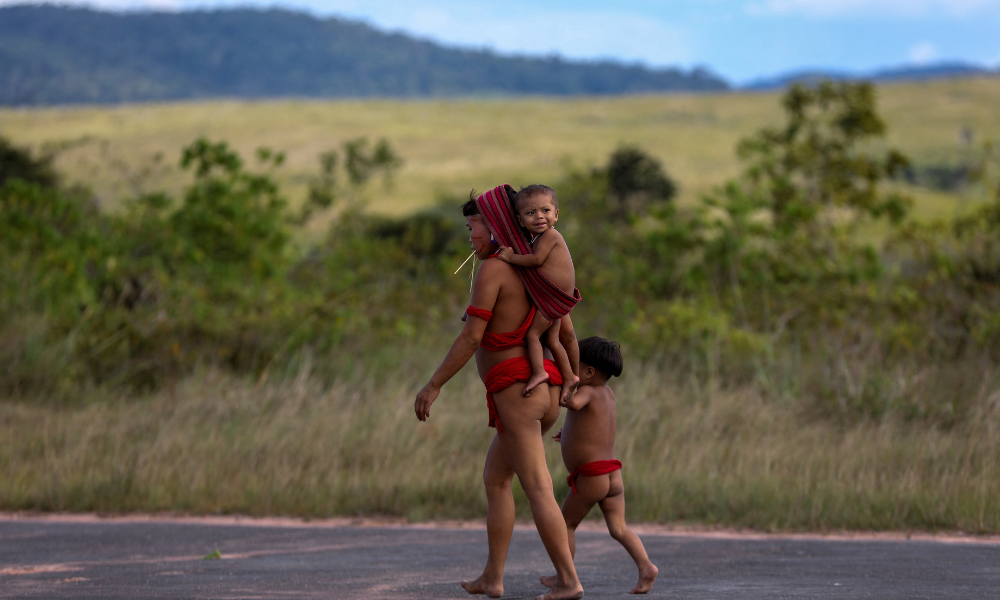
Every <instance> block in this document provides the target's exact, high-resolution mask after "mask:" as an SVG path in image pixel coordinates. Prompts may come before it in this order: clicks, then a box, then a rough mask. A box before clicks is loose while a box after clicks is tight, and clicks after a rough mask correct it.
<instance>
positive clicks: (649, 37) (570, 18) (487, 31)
mask: <svg viewBox="0 0 1000 600" xmlns="http://www.w3.org/2000/svg"><path fill="white" fill-rule="evenodd" d="M366 20H368V21H369V22H371V23H373V24H375V25H377V26H379V27H383V28H388V29H403V30H406V31H407V32H409V33H413V34H416V35H418V36H422V37H428V38H434V39H435V40H439V41H442V42H444V43H446V44H455V45H461V46H473V47H479V48H483V47H486V48H491V49H493V50H496V51H498V52H502V53H505V54H533V55H537V54H554V53H558V54H559V55H560V56H564V57H567V58H575V59H596V58H602V57H616V58H617V59H618V60H626V61H640V60H641V61H643V62H646V63H649V64H653V65H676V64H678V63H685V64H686V63H689V62H690V61H692V60H693V51H692V49H691V48H690V45H689V43H688V40H687V38H686V37H685V36H684V35H683V33H682V32H681V31H680V29H678V28H675V27H671V26H670V25H668V24H666V23H664V22H663V21H662V20H660V19H657V18H654V17H648V16H643V15H638V14H630V13H628V12H612V11H588V10H545V9H541V10H538V11H533V12H531V13H530V16H528V15H526V14H525V13H524V12H523V11H514V10H508V9H506V8H504V7H503V6H500V5H493V6H484V5H482V4H479V5H476V4H474V3H473V4H450V5H449V4H448V3H447V2H441V3H437V4H434V3H428V4H424V5H422V6H421V5H413V6H412V7H407V8H400V7H396V8H395V9H394V10H376V11H372V12H370V13H369V14H368V15H367V19H366Z"/></svg>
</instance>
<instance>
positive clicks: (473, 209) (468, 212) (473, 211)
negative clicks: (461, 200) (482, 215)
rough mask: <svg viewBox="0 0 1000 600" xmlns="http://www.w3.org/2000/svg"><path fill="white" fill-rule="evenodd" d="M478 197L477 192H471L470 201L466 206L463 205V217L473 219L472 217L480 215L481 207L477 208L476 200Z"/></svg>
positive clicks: (467, 201)
mask: <svg viewBox="0 0 1000 600" xmlns="http://www.w3.org/2000/svg"><path fill="white" fill-rule="evenodd" d="M478 197H479V194H477V193H476V190H472V191H471V192H469V199H468V200H466V201H465V204H463V205H462V216H463V217H471V216H472V215H478V214H479V207H478V206H476V198H478Z"/></svg>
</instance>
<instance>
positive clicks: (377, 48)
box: [0, 5, 727, 105]
mask: <svg viewBox="0 0 1000 600" xmlns="http://www.w3.org/2000/svg"><path fill="white" fill-rule="evenodd" d="M726 87H727V85H726V83H725V82H724V81H723V80H722V79H720V78H719V77H717V76H715V75H712V74H711V73H708V72H706V71H702V70H697V69H696V70H693V71H690V72H685V71H681V70H679V69H657V70H653V69H648V68H644V67H641V66H636V65H624V64H621V63H614V62H575V61H567V60H563V59H560V58H555V57H546V58H528V57H507V56H500V55H497V54H495V53H492V52H489V51H484V50H477V51H473V50H459V49H454V48H447V47H444V46H441V45H438V44H435V43H432V42H428V41H423V40H418V39H415V38H412V37H408V36H405V35H401V34H390V33H385V32H382V31H379V30H376V29H374V28H372V27H370V26H368V25H366V24H364V23H359V22H353V21H346V20H341V19H334V18H329V19H319V18H316V17H313V16H310V15H307V14H303V13H297V12H289V11H285V10H264V11H261V10H249V9H236V10H219V11H197V12H180V13H167V12H133V13H107V12H99V11H94V10H89V9H83V8H69V7H60V6H51V5H17V6H10V7H4V8H0V104H6V105H25V104H57V103H81V102H129V101H142V100H173V99H182V98H205V97H219V96H224V97H240V98H264V97H276V96H301V97H371V96H393V97H413V96H454V95H462V96H470V95H493V94H506V95H509V94H549V95H567V94H622V93H635V92H653V91H681V90H705V91H708V90H720V89H725V88H726Z"/></svg>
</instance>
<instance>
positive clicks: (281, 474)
mask: <svg viewBox="0 0 1000 600" xmlns="http://www.w3.org/2000/svg"><path fill="white" fill-rule="evenodd" d="M443 350H444V349H443V348H442V349H441V351H442V352H443ZM429 370H430V367H429V366H427V365H424V366H415V365H413V364H411V365H410V366H408V367H403V368H402V370H399V371H395V372H393V373H392V377H391V378H385V377H374V376H372V377H365V376H363V375H362V374H357V375H355V376H353V377H348V378H346V379H343V380H341V381H339V382H337V383H335V384H334V385H333V386H331V387H324V386H322V385H320V384H319V383H318V382H317V380H316V378H314V377H312V376H311V375H310V374H309V370H308V368H306V369H304V370H303V371H302V372H301V373H300V374H299V375H298V376H296V377H295V378H293V379H290V380H287V381H284V382H281V383H271V384H267V385H265V386H262V387H261V388H259V389H255V388H254V386H253V384H252V382H249V381H246V380H240V379H234V378H232V377H230V376H227V375H223V374H220V373H218V372H205V373H201V374H199V375H197V376H194V377H192V378H190V379H188V380H186V381H184V382H183V383H181V384H180V385H178V386H177V387H176V389H175V390H174V391H173V392H171V391H169V390H166V391H163V392H161V393H159V394H157V395H155V396H152V397H149V398H145V399H141V400H124V399H120V400H110V401H102V402H96V403H93V404H89V405H86V406H82V407H78V408H73V409H54V408H51V407H44V406H31V405H27V404H23V403H2V404H0V427H2V432H0V479H2V481H3V482H4V485H3V486H0V509H4V510H16V509H41V510H70V511H93V510H96V511H110V512H118V511H159V510H166V511H183V512H193V513H242V514H252V515H265V514H266V515H298V516H311V517H320V516H333V515H395V516H404V517H407V518H409V519H412V520H424V519H431V518H468V517H481V516H482V515H484V514H485V496H484V494H483V490H482V484H481V481H480V479H479V477H480V470H481V468H482V461H483V458H484V456H485V452H486V448H487V447H488V444H489V442H490V439H491V437H492V433H493V432H492V430H490V429H487V428H486V426H485V425H486V410H485V406H484V401H483V389H482V384H481V383H480V382H479V381H478V378H476V376H475V374H474V372H473V371H472V370H471V369H468V368H467V369H466V370H465V371H463V372H462V373H461V374H460V375H459V377H458V378H456V380H454V381H452V382H451V383H450V384H449V385H448V386H446V388H445V390H444V393H443V394H442V396H441V397H440V399H439V401H438V403H437V404H436V405H435V410H434V412H433V418H432V420H431V421H430V422H429V423H428V424H418V422H417V421H416V419H415V418H414V417H413V413H412V398H413V395H414V394H415V392H416V389H417V387H418V386H419V384H420V383H421V382H422V381H423V379H424V378H425V377H426V376H427V373H428V372H429ZM663 381H664V376H663V374H662V373H661V372H660V371H659V369H656V368H653V367H651V366H649V367H641V366H640V367H636V368H633V369H632V370H631V371H630V372H629V373H627V374H626V377H625V378H624V379H622V380H620V381H617V382H615V387H616V393H617V395H618V399H619V418H620V422H619V434H618V457H619V458H620V459H621V460H622V461H623V462H624V463H625V470H624V471H623V474H624V477H625V481H626V490H627V496H628V510H629V517H630V519H632V520H638V521H674V522H676V521H691V522H701V523H709V524H712V523H719V524H726V525H734V526H744V527H753V528H757V529H762V530H803V529H807V530H831V529H875V530H881V529H900V528H912V529H929V530H933V529H951V530H956V529H960V530H965V531H969V532H992V533H996V532H998V531H1000V394H997V393H992V395H990V394H991V392H990V391H989V390H988V389H986V388H984V389H983V390H982V391H981V393H980V394H979V395H978V396H977V398H976V399H975V401H974V406H973V408H972V409H971V413H970V418H968V419H966V420H965V421H963V422H962V423H959V424H958V425H955V426H954V427H952V428H950V429H942V428H939V427H932V426H926V425H925V424H921V423H904V422H897V421H893V420H892V419H888V418H887V419H882V420H881V421H879V422H875V421H871V420H862V421H860V422H858V423H854V424H844V423H841V422H837V421H835V420H830V419H821V418H810V417H809V416H807V415H806V414H804V412H803V410H801V406H802V403H801V402H800V401H799V400H797V399H789V400H787V401H768V400H766V399H765V398H764V395H762V394H760V393H758V392H757V391H755V390H754V389H752V388H750V387H747V388H742V389H736V390H727V391H714V392H696V391H692V390H685V389H682V388H679V387H670V386H668V387H664V384H663ZM548 449H549V459H550V460H549V462H550V467H551V470H552V473H553V479H554V481H555V484H556V490H557V494H558V495H560V497H561V495H562V494H564V493H565V489H566V486H565V480H564V477H565V469H564V468H563V466H562V465H561V464H560V459H559V455H558V448H557V446H556V445H555V443H552V444H550V445H549V448H548ZM518 502H519V513H520V516H522V517H528V512H527V508H526V504H525V502H524V500H523V497H520V496H519V497H518Z"/></svg>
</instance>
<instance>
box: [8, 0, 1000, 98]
mask: <svg viewBox="0 0 1000 600" xmlns="http://www.w3.org/2000/svg"><path fill="white" fill-rule="evenodd" d="M0 3H2V4H11V3H14V2H12V1H11V0H0ZM75 3H83V4H89V5H92V6H101V7H105V8H116V9H121V8H158V9H168V10H179V9H185V8H196V7H199V8H203V7H222V6H234V5H241V6H247V5H252V6H282V7H287V8H296V9H304V10H307V11H309V12H311V13H313V14H316V15H322V16H327V15H333V16H342V17H348V18H352V19H360V20H364V21H366V22H368V23H370V24H372V25H374V26H376V27H379V28H382V29H387V30H395V31H404V32H407V33H411V34H415V35H417V36H419V37H423V38H430V39H434V40H436V41H440V42H443V43H446V44H449V45H454V46H471V47H488V48H491V49H493V50H496V51H498V52H502V53H518V54H551V53H558V54H559V55H562V56H564V57H567V58H579V59H594V58H614V59H617V60H622V61H628V62H632V61H639V62H642V63H645V64H647V65H651V66H666V65H680V66H684V67H691V66H695V65H702V66H707V67H709V68H710V69H711V70H713V71H714V72H716V73H718V74H720V75H722V76H723V77H725V78H727V79H729V80H730V81H731V82H734V83H744V82H746V81H748V80H752V79H754V78H757V77H762V76H769V75H775V74H779V73H784V72H788V71H792V70H798V69H806V68H825V69H837V70H844V71H855V72H856V71H866V70H870V69H875V68H879V67H885V66H898V65H903V64H927V63H933V62H938V61H944V60H960V61H966V62H971V63H976V64H980V65H986V66H990V67H997V66H1000V0H871V1H866V0H700V1H695V0H675V1H662V0H638V1H632V2H618V3H611V2H597V1H593V0H575V1H570V0H535V1H525V0H505V1H503V2H499V1H495V0H423V1H418V2H401V1H398V0H289V1H283V2H273V1H271V0H83V1H81V0H75Z"/></svg>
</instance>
